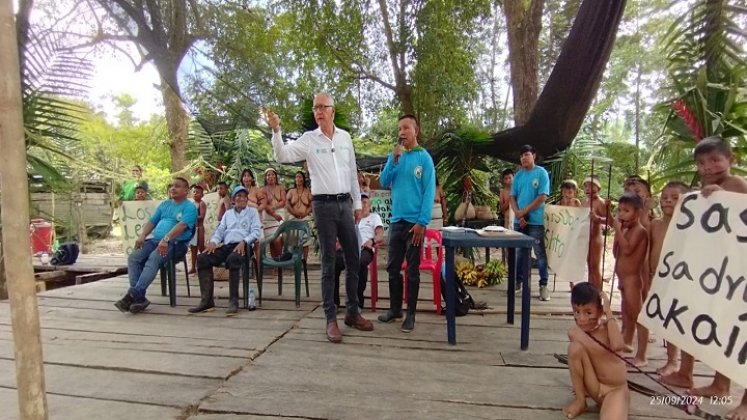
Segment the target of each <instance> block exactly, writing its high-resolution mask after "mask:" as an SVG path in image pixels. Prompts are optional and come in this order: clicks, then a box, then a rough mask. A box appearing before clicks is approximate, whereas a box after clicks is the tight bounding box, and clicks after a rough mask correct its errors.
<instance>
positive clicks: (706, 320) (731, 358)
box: [638, 191, 747, 387]
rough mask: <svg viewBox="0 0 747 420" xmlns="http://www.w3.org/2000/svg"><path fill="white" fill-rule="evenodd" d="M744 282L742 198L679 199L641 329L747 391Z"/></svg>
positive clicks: (746, 222) (746, 238)
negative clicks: (678, 348)
mask: <svg viewBox="0 0 747 420" xmlns="http://www.w3.org/2000/svg"><path fill="white" fill-rule="evenodd" d="M745 276H747V195H744V194H736V193H729V192H723V191H719V192H715V193H713V194H712V195H710V196H709V197H708V198H705V197H703V195H702V194H700V193H691V194H688V195H685V196H682V197H681V198H680V201H679V202H678V203H677V206H676V208H675V212H674V215H673V216H672V221H671V223H670V224H669V228H668V229H667V233H666V237H665V239H664V246H663V248H662V251H661V258H660V260H659V263H658V266H657V269H656V273H655V275H654V280H653V285H652V287H651V291H650V292H649V296H648V298H647V300H646V302H644V304H643V309H642V310H641V314H640V316H639V318H638V322H640V323H641V324H643V325H644V326H646V327H648V328H649V329H650V330H651V331H653V332H654V333H655V334H657V335H658V336H659V337H663V338H665V339H667V340H668V341H671V342H672V343H674V344H675V345H676V346H678V347H680V348H682V349H683V350H684V351H686V352H688V353H690V354H692V355H693V356H695V358H696V359H700V360H701V361H703V363H705V364H707V365H708V366H710V367H712V368H713V369H715V370H717V371H718V372H721V373H723V374H724V375H726V376H728V377H729V378H731V379H732V380H733V381H735V382H737V383H739V384H740V385H742V386H744V387H747V366H746V363H747V280H746V279H745Z"/></svg>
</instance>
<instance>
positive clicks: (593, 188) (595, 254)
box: [581, 175, 609, 290]
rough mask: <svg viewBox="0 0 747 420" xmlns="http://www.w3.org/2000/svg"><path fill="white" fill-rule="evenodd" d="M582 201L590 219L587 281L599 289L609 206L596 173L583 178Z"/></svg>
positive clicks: (600, 286) (600, 287)
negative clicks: (604, 230)
mask: <svg viewBox="0 0 747 420" xmlns="http://www.w3.org/2000/svg"><path fill="white" fill-rule="evenodd" d="M583 187H584V195H585V196H586V198H584V201H583V202H582V203H581V206H582V207H587V208H589V219H590V221H591V224H590V229H591V232H590V233H589V253H588V254H587V260H586V263H587V267H588V270H589V282H590V283H591V284H592V285H593V286H594V287H596V288H597V289H599V290H602V252H603V251H604V238H603V237H602V226H605V225H606V224H607V214H608V209H609V207H608V206H607V202H605V201H604V200H603V199H602V197H600V196H599V191H601V190H602V183H601V182H599V177H597V176H596V175H594V176H589V177H586V179H584V184H583Z"/></svg>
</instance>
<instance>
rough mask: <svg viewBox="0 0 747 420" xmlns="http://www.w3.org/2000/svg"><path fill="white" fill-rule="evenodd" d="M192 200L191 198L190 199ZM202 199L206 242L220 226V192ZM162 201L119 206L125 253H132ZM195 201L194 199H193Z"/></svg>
mask: <svg viewBox="0 0 747 420" xmlns="http://www.w3.org/2000/svg"><path fill="white" fill-rule="evenodd" d="M190 200H191V199H190ZM202 201H204V202H205V204H206V205H207V214H206V215H205V222H204V225H205V242H207V241H209V240H210V237H211V236H213V232H215V229H216V228H218V223H219V222H220V220H218V204H219V200H218V193H210V194H205V196H204V197H203V198H202ZM161 202H162V201H159V200H147V201H123V202H122V205H121V206H120V207H119V222H120V224H121V225H122V249H123V250H124V253H125V255H130V254H131V253H132V250H133V249H134V248H135V240H137V238H138V237H139V236H140V233H142V231H143V226H145V223H147V222H148V220H150V216H151V215H152V214H153V213H154V212H155V211H156V208H157V207H158V205H159V204H161ZM193 202H194V201H193Z"/></svg>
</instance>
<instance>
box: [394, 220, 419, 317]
mask: <svg viewBox="0 0 747 420" xmlns="http://www.w3.org/2000/svg"><path fill="white" fill-rule="evenodd" d="M413 226H415V224H414V223H410V222H406V221H399V222H396V223H392V224H391V225H389V247H388V249H387V251H388V253H389V255H388V257H387V263H386V271H387V273H389V299H390V307H391V308H392V310H394V311H401V310H402V295H403V288H404V286H403V284H402V283H403V282H402V274H401V273H400V271H401V270H402V262H403V261H405V260H407V312H408V313H411V314H414V313H415V309H416V307H417V301H418V292H419V290H420V253H421V252H422V251H421V246H413V245H412V232H410V229H412V228H413Z"/></svg>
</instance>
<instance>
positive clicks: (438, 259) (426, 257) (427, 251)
mask: <svg viewBox="0 0 747 420" xmlns="http://www.w3.org/2000/svg"><path fill="white" fill-rule="evenodd" d="M420 248H421V250H422V253H421V254H420V267H419V268H420V270H428V271H430V272H431V275H432V276H433V304H434V305H436V313H437V314H439V315H440V314H441V310H442V309H441V266H442V265H443V261H444V255H443V246H442V244H441V231H438V230H433V229H426V230H425V238H424V239H423V245H422V246H421V247H420ZM402 270H404V272H405V276H404V300H405V302H407V261H404V262H403V263H402Z"/></svg>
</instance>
